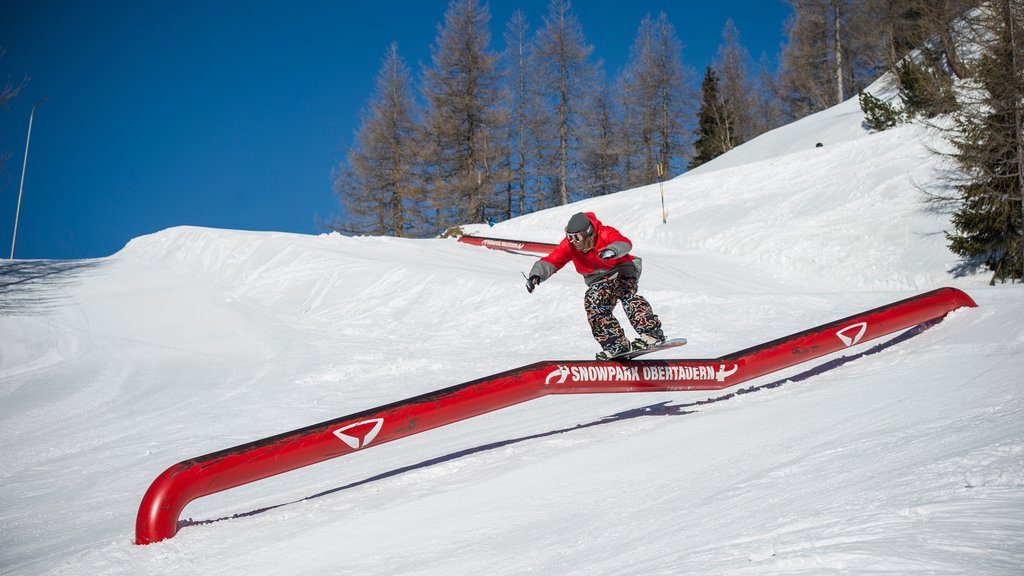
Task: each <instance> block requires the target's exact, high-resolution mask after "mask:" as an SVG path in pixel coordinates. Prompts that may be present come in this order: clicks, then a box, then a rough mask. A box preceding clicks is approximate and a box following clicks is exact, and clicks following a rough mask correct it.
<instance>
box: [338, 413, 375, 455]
mask: <svg viewBox="0 0 1024 576" xmlns="http://www.w3.org/2000/svg"><path fill="white" fill-rule="evenodd" d="M368 424H372V425H373V428H371V429H370V431H369V432H367V433H366V434H364V435H363V437H362V438H359V437H357V436H351V435H349V434H345V431H347V430H352V429H353V428H358V427H360V426H366V425H368ZM383 425H384V419H383V418H373V419H370V420H362V421H360V422H356V423H355V424H349V425H348V426H345V427H344V428H338V429H337V430H335V431H334V435H335V436H337V437H338V438H340V439H341V441H342V442H344V443H345V444H348V445H349V447H351V448H352V449H353V450H359V449H360V448H366V447H367V446H368V445H369V444H370V442H373V439H374V438H376V437H377V433H378V432H380V429H381V426H383Z"/></svg>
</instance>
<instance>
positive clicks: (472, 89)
mask: <svg viewBox="0 0 1024 576" xmlns="http://www.w3.org/2000/svg"><path fill="white" fill-rule="evenodd" d="M490 19H491V16H490V12H489V11H488V8H487V5H486V4H485V5H483V6H481V5H480V2H479V0H452V2H451V3H450V4H449V5H448V9H447V11H446V12H445V17H444V23H443V24H441V25H438V31H437V37H436V40H435V44H434V46H432V47H431V64H430V65H429V66H428V67H426V68H425V69H424V72H423V87H422V93H423V96H424V100H425V111H424V122H423V125H422V127H423V135H422V138H421V140H420V142H421V147H420V152H421V161H422V162H423V163H424V165H425V166H426V167H427V171H428V174H427V177H428V179H427V186H428V194H429V198H428V202H429V203H430V209H431V210H432V212H433V215H434V216H433V218H434V222H435V224H434V226H435V228H436V229H437V230H438V231H441V230H443V229H445V228H447V227H448V226H450V225H452V224H455V223H462V222H473V221H475V222H482V221H484V220H485V219H486V217H487V211H488V208H489V207H492V206H494V205H496V204H498V202H497V201H495V199H494V195H495V190H496V189H497V188H498V187H499V186H500V176H501V171H500V165H501V153H502V147H501V142H502V141H503V140H504V138H503V136H502V132H501V130H502V127H503V118H502V110H501V106H500V104H501V96H502V95H501V78H500V72H499V70H498V68H497V58H498V56H497V55H496V54H494V53H492V52H490V51H489V45H490V41H491V34H490V28H489V24H490Z"/></svg>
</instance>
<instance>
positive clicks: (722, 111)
mask: <svg viewBox="0 0 1024 576" xmlns="http://www.w3.org/2000/svg"><path fill="white" fill-rule="evenodd" d="M701 95H702V101H701V107H700V114H699V120H698V126H697V131H696V133H697V141H696V142H695V143H694V153H695V155H694V157H693V159H692V160H691V161H690V169H693V168H696V167H698V166H700V165H701V164H704V163H706V162H710V161H711V160H714V159H715V158H717V157H718V156H721V155H722V154H724V153H725V152H727V151H729V150H731V149H732V148H733V147H734V146H736V130H735V126H734V120H733V117H732V115H731V114H730V111H729V108H728V107H727V106H726V105H725V103H724V102H723V101H722V97H721V95H720V94H719V88H718V75H717V74H716V73H715V71H714V70H713V69H712V68H711V66H708V67H707V71H706V72H705V73H704V81H703V82H702V83H701Z"/></svg>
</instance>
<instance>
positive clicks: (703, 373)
mask: <svg viewBox="0 0 1024 576" xmlns="http://www.w3.org/2000/svg"><path fill="white" fill-rule="evenodd" d="M737 370H739V365H738V364H733V365H732V366H730V367H729V368H726V367H725V364H719V365H718V367H717V368H715V366H714V365H712V364H701V365H691V366H558V367H556V368H555V369H554V370H552V371H551V372H549V373H548V375H547V378H545V379H544V385H545V386H550V385H551V384H565V383H566V382H567V381H569V382H668V381H680V380H689V381H694V380H699V381H710V380H715V381H717V382H725V379H726V378H728V377H730V376H732V375H733V374H735V373H736V371H737Z"/></svg>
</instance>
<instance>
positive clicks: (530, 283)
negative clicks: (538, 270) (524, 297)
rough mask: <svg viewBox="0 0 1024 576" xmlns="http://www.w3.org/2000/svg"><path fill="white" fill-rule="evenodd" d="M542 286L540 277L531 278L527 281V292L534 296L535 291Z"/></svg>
mask: <svg viewBox="0 0 1024 576" xmlns="http://www.w3.org/2000/svg"><path fill="white" fill-rule="evenodd" d="M538 284H540V276H530V277H529V278H527V279H526V291H527V292H529V293H531V294H533V289H534V288H536V287H537V285H538Z"/></svg>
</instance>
